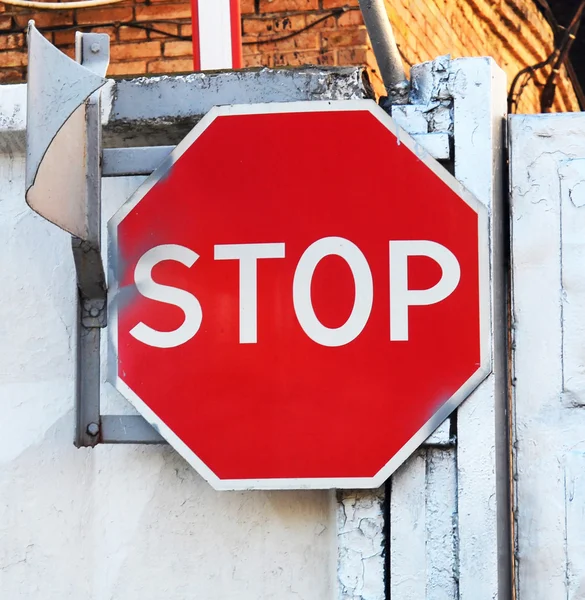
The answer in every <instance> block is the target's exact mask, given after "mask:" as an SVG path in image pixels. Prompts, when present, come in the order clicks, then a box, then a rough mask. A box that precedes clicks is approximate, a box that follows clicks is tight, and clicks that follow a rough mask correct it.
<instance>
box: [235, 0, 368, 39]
mask: <svg viewBox="0 0 585 600" xmlns="http://www.w3.org/2000/svg"><path fill="white" fill-rule="evenodd" d="M348 10H359V6H341V7H340V8H335V9H333V10H332V11H331V12H330V13H328V14H326V15H323V16H322V17H319V18H318V19H315V21H311V23H309V24H308V25H305V26H304V27H301V29H296V30H295V31H291V32H290V33H287V34H286V35H281V36H280V37H272V38H263V39H261V40H256V41H254V42H242V46H253V45H256V44H258V45H261V44H272V43H273V42H281V41H282V40H288V39H290V38H292V37H295V36H296V35H299V33H303V32H304V31H307V30H308V29H311V28H312V27H315V25H319V23H322V22H323V21H326V20H327V19H330V18H331V17H339V16H341V15H342V14H343V13H345V12H347V11H348Z"/></svg>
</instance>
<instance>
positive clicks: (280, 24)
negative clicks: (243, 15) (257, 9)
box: [242, 15, 307, 35]
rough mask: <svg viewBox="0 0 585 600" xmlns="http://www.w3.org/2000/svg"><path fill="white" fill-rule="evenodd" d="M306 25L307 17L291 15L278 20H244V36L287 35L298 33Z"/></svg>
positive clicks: (262, 18) (263, 18)
mask: <svg viewBox="0 0 585 600" xmlns="http://www.w3.org/2000/svg"><path fill="white" fill-rule="evenodd" d="M306 25H307V17H306V16H305V15H290V16H286V17H278V18H267V17H261V18H254V19H242V29H243V32H244V34H250V33H259V34H262V35H271V34H274V35H276V34H277V33H281V34H286V33H290V32H293V31H298V30H299V29H302V28H303V27H305V26H306Z"/></svg>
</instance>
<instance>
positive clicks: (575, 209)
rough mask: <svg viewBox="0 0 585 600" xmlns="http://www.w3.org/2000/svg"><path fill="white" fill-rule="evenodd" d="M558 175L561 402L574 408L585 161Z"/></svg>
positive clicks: (579, 357) (582, 388)
mask: <svg viewBox="0 0 585 600" xmlns="http://www.w3.org/2000/svg"><path fill="white" fill-rule="evenodd" d="M551 176H553V177H554V174H553V173H551ZM558 176H559V177H560V186H561V232H562V234H561V235H562V242H563V247H562V256H561V259H562V269H563V271H562V288H563V363H562V367H563V400H564V403H565V404H566V405H567V406H573V407H575V406H583V405H584V404H585V344H584V343H583V340H585V319H583V318H582V314H583V310H584V308H585V276H584V274H585V270H584V265H585V244H584V243H583V237H584V235H585V158H580V159H573V160H569V161H566V162H562V163H561V164H560V165H559V168H558ZM555 179H556V177H555Z"/></svg>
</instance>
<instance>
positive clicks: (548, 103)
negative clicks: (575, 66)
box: [508, 0, 585, 113]
mask: <svg viewBox="0 0 585 600" xmlns="http://www.w3.org/2000/svg"><path fill="white" fill-rule="evenodd" d="M538 3H539V4H540V5H541V7H543V8H544V9H545V13H547V15H546V16H547V20H548V21H549V23H550V25H551V27H552V28H553V31H554V30H555V28H556V29H557V30H559V29H561V28H560V27H559V26H558V25H557V24H556V21H554V16H553V15H552V11H551V10H550V7H548V3H547V2H546V1H545V0H538ZM546 9H548V10H546ZM584 9H585V0H582V2H581V4H580V5H579V7H578V8H577V11H576V12H575V14H574V15H573V18H572V19H571V22H570V23H569V25H568V27H567V28H566V29H565V30H564V34H563V37H562V39H561V41H560V43H559V44H558V46H557V45H555V47H554V48H553V51H552V52H551V54H550V55H549V56H548V57H547V58H546V59H545V60H543V61H541V62H538V63H536V64H535V65H531V66H528V67H525V68H524V69H521V70H520V71H519V72H518V73H517V74H516V76H515V77H514V79H513V80H512V84H511V85H510V92H509V94H508V112H509V113H514V112H516V110H517V108H518V105H519V103H520V98H521V96H522V92H523V91H524V89H525V88H526V86H527V85H528V84H529V83H530V81H531V80H535V83H536V85H539V86H540V87H542V88H543V90H542V92H541V98H540V108H541V111H542V112H549V111H550V109H551V107H552V105H553V102H554V96H555V92H556V80H557V77H558V75H559V73H560V70H561V67H562V65H563V64H564V63H566V62H567V58H568V54H569V50H570V49H571V46H572V44H573V41H574V40H575V37H576V34H577V30H578V29H579V25H580V24H581V19H582V17H583V11H584ZM549 17H550V18H549ZM551 19H552V20H551ZM551 63H554V64H553V66H552V68H551V72H550V74H549V76H548V78H547V80H546V82H545V84H544V85H543V84H542V83H540V84H539V83H538V82H537V81H536V79H535V77H536V71H539V70H540V69H544V68H545V67H548V66H549V65H550V64H551ZM522 77H523V78H524V79H523V80H522V82H521V84H520V87H519V90H518V92H516V86H517V85H518V83H519V82H520V80H521V78H522ZM580 102H581V101H580Z"/></svg>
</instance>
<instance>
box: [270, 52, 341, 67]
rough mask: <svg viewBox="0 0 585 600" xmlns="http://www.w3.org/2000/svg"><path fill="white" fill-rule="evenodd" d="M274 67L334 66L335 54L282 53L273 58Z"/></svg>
mask: <svg viewBox="0 0 585 600" xmlns="http://www.w3.org/2000/svg"><path fill="white" fill-rule="evenodd" d="M274 64H275V66H287V67H297V66H302V65H334V64H336V53H335V52H283V53H277V54H275V56H274Z"/></svg>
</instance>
